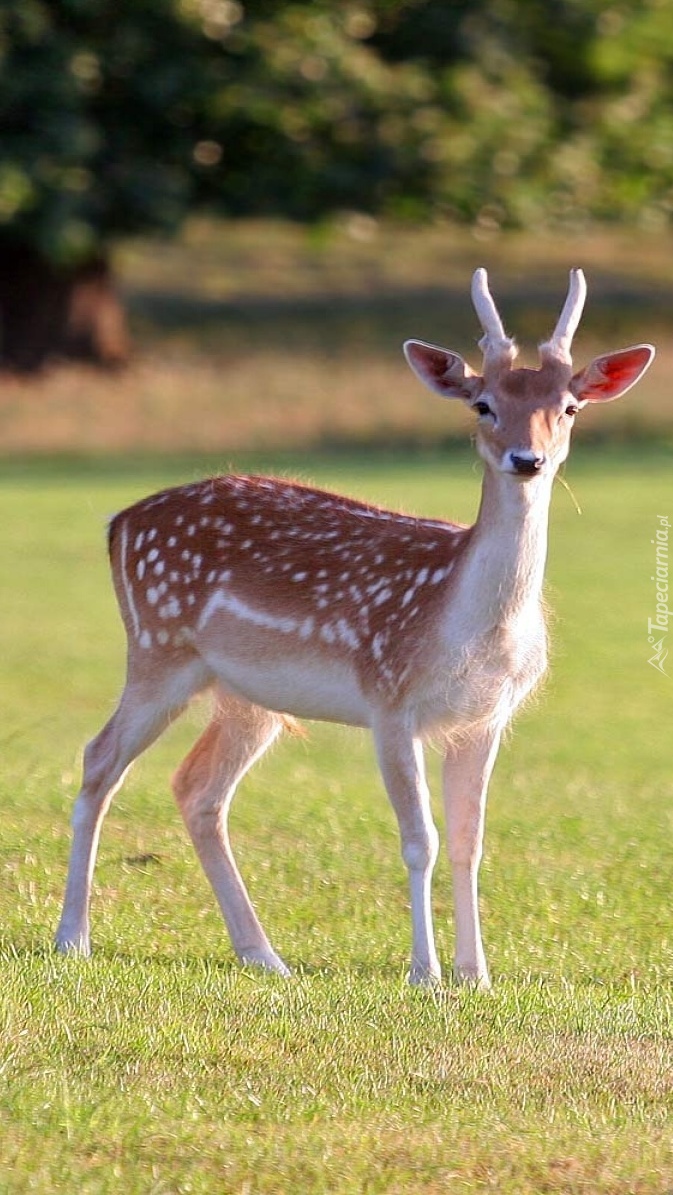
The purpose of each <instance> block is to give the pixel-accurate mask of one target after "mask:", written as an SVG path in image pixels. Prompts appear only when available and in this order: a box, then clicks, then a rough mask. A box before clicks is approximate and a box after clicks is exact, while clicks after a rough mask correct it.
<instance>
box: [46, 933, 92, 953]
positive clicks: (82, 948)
mask: <svg viewBox="0 0 673 1195" xmlns="http://www.w3.org/2000/svg"><path fill="white" fill-rule="evenodd" d="M54 948H55V950H56V953H57V954H74V955H75V956H76V957H77V958H90V957H91V943H90V942H89V939H88V938H84V937H82V936H81V935H76V936H73V937H72V938H70V937H61V936H60V934H57V936H56V937H55V938H54Z"/></svg>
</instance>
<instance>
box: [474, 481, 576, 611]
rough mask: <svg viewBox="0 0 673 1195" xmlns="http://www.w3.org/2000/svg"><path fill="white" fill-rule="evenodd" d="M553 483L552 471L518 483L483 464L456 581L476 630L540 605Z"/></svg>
mask: <svg viewBox="0 0 673 1195" xmlns="http://www.w3.org/2000/svg"><path fill="white" fill-rule="evenodd" d="M552 483H553V477H552V476H541V477H536V478H533V479H531V480H530V481H528V482H518V481H516V479H515V478H514V477H512V476H510V475H508V474H503V473H500V472H496V471H494V470H491V469H490V468H489V467H488V466H487V467H486V470H485V473H484V483H483V487H482V496H481V505H480V508H479V514H478V516H477V521H476V523H475V525H474V528H473V531H472V536H471V539H470V544H469V547H468V549H467V553H466V557H465V561H464V567H463V569H462V572H461V576H460V580H459V582H458V586H459V589H460V590H461V591H462V595H461V596H462V598H463V600H462V601H461V603H460V604H461V607H463V608H464V612H465V613H467V615H468V618H469V621H470V623H471V624H472V625H473V627H474V628H475V629H480V630H483V631H488V630H490V629H491V628H493V627H497V626H502V625H504V624H507V623H511V622H515V621H516V620H517V618H518V617H523V618H526V617H528V616H529V615H530V614H531V611H532V610H534V609H537V608H539V605H540V599H541V595H542V585H543V581H544V570H545V563H546V558H547V529H548V523H549V506H550V501H551V489H552Z"/></svg>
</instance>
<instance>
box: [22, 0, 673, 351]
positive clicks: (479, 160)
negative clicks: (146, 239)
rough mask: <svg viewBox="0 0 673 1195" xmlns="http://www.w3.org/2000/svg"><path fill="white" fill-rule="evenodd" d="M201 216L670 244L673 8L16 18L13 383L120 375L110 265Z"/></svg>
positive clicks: (71, 5) (368, 0)
mask: <svg viewBox="0 0 673 1195" xmlns="http://www.w3.org/2000/svg"><path fill="white" fill-rule="evenodd" d="M196 206H202V207H203V206H208V207H210V208H212V209H214V210H216V211H218V212H221V213H224V214H226V215H236V216H238V215H255V214H257V215H260V214H273V215H278V214H280V215H285V216H289V217H290V218H293V219H298V220H315V219H318V218H320V217H321V216H323V215H324V214H326V213H329V212H334V211H335V210H340V209H354V210H356V211H360V212H367V213H372V214H378V213H384V214H387V215H392V216H393V217H396V218H406V219H410V218H411V219H422V218H428V217H431V218H434V217H438V216H440V217H443V218H450V219H457V220H462V221H465V222H468V223H470V224H472V225H474V226H476V227H477V228H479V229H481V231H482V232H483V233H484V234H487V233H488V232H490V231H493V230H497V229H498V228H501V227H507V226H526V227H533V228H535V227H537V226H542V225H545V224H546V225H549V224H555V225H560V226H561V227H576V226H577V224H578V222H581V221H585V220H587V219H589V218H596V217H599V218H601V219H624V218H626V219H631V220H637V221H639V222H641V223H647V224H649V225H651V226H655V227H656V226H658V225H659V224H662V225H663V224H664V223H666V222H668V221H669V220H670V217H671V214H672V213H673V23H672V22H671V21H670V19H669V6H668V5H666V4H665V3H662V0H618V2H617V0H344V2H343V3H339V4H335V3H333V2H331V0H330V2H328V0H2V3H1V4H0V320H1V322H2V359H3V360H4V362H5V364H7V365H9V366H10V367H12V368H16V369H31V368H35V367H36V366H39V365H40V364H41V363H42V362H43V361H45V360H47V359H48V358H49V357H50V356H52V355H54V354H56V355H58V354H61V355H63V354H71V355H72V354H74V355H80V356H88V357H89V358H91V359H94V360H98V361H103V362H107V363H108V364H114V363H116V362H118V361H120V360H123V358H124V356H125V353H126V333H125V328H124V318H123V312H122V310H121V307H120V305H119V302H118V300H117V298H116V296H115V294H114V290H113V287H112V282H111V278H110V272H109V268H108V249H109V246H110V244H111V243H112V242H113V241H114V239H115V238H116V237H119V236H122V235H126V234H131V233H138V232H143V231H150V230H164V231H171V230H172V229H175V228H176V227H177V226H178V225H179V224H180V221H181V220H182V219H183V218H184V216H185V215H186V213H187V212H188V211H190V210H191V209H192V208H194V207H196Z"/></svg>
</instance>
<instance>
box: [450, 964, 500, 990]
mask: <svg viewBox="0 0 673 1195" xmlns="http://www.w3.org/2000/svg"><path fill="white" fill-rule="evenodd" d="M453 979H454V983H457V984H460V986H461V987H464V988H472V989H473V990H474V991H475V992H490V990H491V981H490V979H489V977H488V971H480V970H479V969H478V968H477V967H454V970H453Z"/></svg>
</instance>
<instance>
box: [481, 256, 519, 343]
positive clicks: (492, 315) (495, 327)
mask: <svg viewBox="0 0 673 1195" xmlns="http://www.w3.org/2000/svg"><path fill="white" fill-rule="evenodd" d="M472 302H473V303H474V309H475V311H476V313H477V315H478V317H479V322H480V324H481V326H482V328H483V329H484V335H483V337H482V338H481V340H480V341H479V348H480V349H481V350H482V352H483V354H484V357H486V358H488V359H490V360H492V361H495V362H506V363H509V364H511V362H512V361H513V360H514V358H515V357H516V352H517V350H516V345H515V343H514V341H513V340H510V338H509V336H507V334H506V332H505V329H504V327H503V323H502V320H501V318H500V316H499V314H498V309H497V307H496V305H495V303H494V301H493V296H492V294H491V292H490V290H489V289H488V275H487V273H486V270H485V269H483V267H481V268H480V269H478V270H475V272H474V276H473V278H472Z"/></svg>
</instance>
